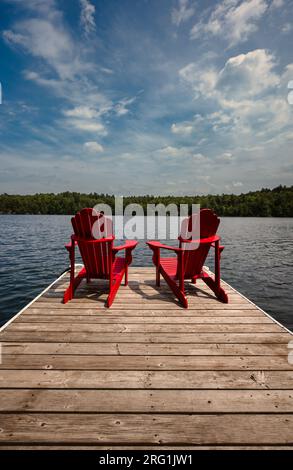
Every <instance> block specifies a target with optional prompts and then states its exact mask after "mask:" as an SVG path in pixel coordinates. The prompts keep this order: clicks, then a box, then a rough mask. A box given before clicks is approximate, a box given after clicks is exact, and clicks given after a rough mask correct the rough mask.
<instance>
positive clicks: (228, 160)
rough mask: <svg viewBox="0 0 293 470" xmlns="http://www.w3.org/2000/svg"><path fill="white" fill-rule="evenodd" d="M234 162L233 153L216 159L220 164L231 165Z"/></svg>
mask: <svg viewBox="0 0 293 470" xmlns="http://www.w3.org/2000/svg"><path fill="white" fill-rule="evenodd" d="M233 160H234V157H233V154H232V153H231V152H224V153H222V154H221V155H218V156H217V157H216V161H218V162H220V163H231V162H232V161H233Z"/></svg>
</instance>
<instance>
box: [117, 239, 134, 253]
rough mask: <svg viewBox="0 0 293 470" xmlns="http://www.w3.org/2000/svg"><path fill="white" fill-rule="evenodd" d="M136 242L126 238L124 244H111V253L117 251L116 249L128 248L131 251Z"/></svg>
mask: <svg viewBox="0 0 293 470" xmlns="http://www.w3.org/2000/svg"><path fill="white" fill-rule="evenodd" d="M137 244H138V242H137V241H136V240H126V241H125V243H124V245H119V246H113V253H117V252H118V251H121V250H130V251H132V250H133V249H134V248H135V247H136V245H137Z"/></svg>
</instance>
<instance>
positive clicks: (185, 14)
mask: <svg viewBox="0 0 293 470" xmlns="http://www.w3.org/2000/svg"><path fill="white" fill-rule="evenodd" d="M194 12H195V8H194V6H191V5H189V0H178V7H177V8H173V10H172V13H171V18H172V23H173V24H175V25H176V26H179V25H180V24H181V23H184V22H185V21H188V20H189V18H191V17H192V16H193V14H194Z"/></svg>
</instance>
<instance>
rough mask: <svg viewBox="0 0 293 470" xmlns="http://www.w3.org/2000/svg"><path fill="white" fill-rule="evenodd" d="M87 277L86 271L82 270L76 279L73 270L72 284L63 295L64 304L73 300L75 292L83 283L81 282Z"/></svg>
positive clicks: (71, 273)
mask: <svg viewBox="0 0 293 470" xmlns="http://www.w3.org/2000/svg"><path fill="white" fill-rule="evenodd" d="M85 277H86V270H85V268H82V269H81V270H80V271H79V273H78V275H77V276H76V277H74V269H71V272H70V283H69V286H68V287H67V289H66V291H65V292H64V295H63V303H64V304H66V303H67V302H69V300H72V299H73V297H74V292H75V290H76V289H77V287H78V286H79V284H80V283H81V280H82V279H83V278H85Z"/></svg>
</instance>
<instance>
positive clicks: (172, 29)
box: [0, 0, 293, 195]
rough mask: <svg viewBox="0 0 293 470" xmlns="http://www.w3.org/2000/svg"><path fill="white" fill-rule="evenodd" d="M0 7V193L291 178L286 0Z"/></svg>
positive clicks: (190, 186) (254, 184)
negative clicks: (0, 96) (0, 91)
mask: <svg viewBox="0 0 293 470" xmlns="http://www.w3.org/2000/svg"><path fill="white" fill-rule="evenodd" d="M0 9H1V14H0V25H1V35H0V82H1V84H2V94H3V97H2V104H1V105H0V166H1V172H0V192H7V193H24V194H26V193H35V192H59V191H66V190H69V191H81V192H92V191H95V192H98V193H101V192H108V193H111V194H123V195H127V194H150V193H152V194H176V195H181V194H205V193H222V192H225V193H236V194H237V193H240V192H246V191H249V190H254V189H259V188H261V187H274V186H277V185H278V184H288V185H291V184H292V176H293V163H292V148H293V145H292V144H293V129H292V124H293V121H292V116H293V114H292V113H293V109H292V108H293V106H290V105H289V104H288V100H287V96H288V82H289V81H290V80H293V57H292V43H293V41H292V38H293V2H292V1H285V0H243V1H240V0H221V1H206V0H205V1H201V0H197V1H192V0H115V1H114V0H0Z"/></svg>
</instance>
